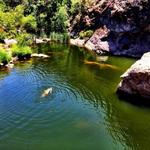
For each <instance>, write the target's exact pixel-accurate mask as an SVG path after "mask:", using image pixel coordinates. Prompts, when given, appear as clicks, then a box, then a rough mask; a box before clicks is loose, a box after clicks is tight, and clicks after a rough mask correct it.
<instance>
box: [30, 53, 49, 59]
mask: <svg viewBox="0 0 150 150" xmlns="http://www.w3.org/2000/svg"><path fill="white" fill-rule="evenodd" d="M31 57H39V58H49V56H48V55H45V54H37V53H33V54H32V55H31Z"/></svg>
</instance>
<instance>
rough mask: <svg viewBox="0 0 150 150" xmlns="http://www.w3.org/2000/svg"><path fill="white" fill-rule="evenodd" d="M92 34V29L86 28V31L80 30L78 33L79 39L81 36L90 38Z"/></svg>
mask: <svg viewBox="0 0 150 150" xmlns="http://www.w3.org/2000/svg"><path fill="white" fill-rule="evenodd" d="M92 35H93V31H92V30H87V31H81V32H80V33H79V36H80V38H81V39H83V38H90V37H91V36H92Z"/></svg>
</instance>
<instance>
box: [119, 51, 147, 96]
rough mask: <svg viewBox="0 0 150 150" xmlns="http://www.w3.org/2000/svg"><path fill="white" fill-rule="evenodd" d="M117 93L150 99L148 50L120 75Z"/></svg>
mask: <svg viewBox="0 0 150 150" xmlns="http://www.w3.org/2000/svg"><path fill="white" fill-rule="evenodd" d="M121 78H122V81H121V82H120V84H119V86H118V89H117V93H118V94H119V95H120V96H132V97H138V98H140V97H141V98H144V99H150V52H148V53H145V54H144V55H143V57H142V58H141V59H140V60H138V61H137V62H135V63H134V64H133V65H132V66H131V67H130V68H129V69H128V70H127V71H126V72H125V73H124V74H123V75H122V76H121Z"/></svg>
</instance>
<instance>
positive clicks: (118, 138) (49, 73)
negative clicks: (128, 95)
mask: <svg viewBox="0 0 150 150" xmlns="http://www.w3.org/2000/svg"><path fill="white" fill-rule="evenodd" d="M35 51H36V52H39V53H41V52H43V51H44V52H45V53H49V54H50V55H51V57H50V58H48V59H46V60H44V59H43V60H41V59H32V60H31V61H30V62H27V63H25V64H24V65H23V64H17V66H16V67H15V68H14V69H13V70H12V72H11V73H10V74H6V77H5V78H4V77H3V80H0V84H2V85H3V88H1V90H0V97H1V98H0V149H4V150H9V149H10V148H11V149H15V150H20V149H21V150H26V149H28V150H38V149H39V150H41V149H42V150H49V149H53V150H60V149H62V150H66V149H69V150H77V149H80V150H88V149H89V150H91V149H94V150H100V149H102V150H105V149H106V150H108V149H119V150H120V149H139V150H141V149H143V150H144V149H148V148H149V147H150V141H149V140H150V111H149V109H145V108H140V107H135V106H134V105H131V104H129V103H126V102H124V101H120V100H119V99H118V98H117V95H116V94H115V90H116V87H117V84H118V83H119V81H120V78H119V77H120V75H121V74H122V73H123V72H124V71H125V70H126V69H127V68H128V67H129V66H130V65H131V64H132V63H133V62H134V61H135V60H132V59H126V58H119V57H100V56H99V57H98V56H96V55H91V54H90V53H87V52H86V51H85V50H83V49H79V48H76V47H69V46H67V45H51V46H47V45H39V46H38V47H37V48H36V49H35ZM85 60H86V61H90V62H91V61H92V62H96V64H97V63H98V64H103V65H105V64H110V65H112V66H116V67H117V68H119V69H113V68H110V67H107V68H106V67H99V66H98V65H94V66H93V65H89V64H88V65H86V64H85V63H84V61H85ZM49 87H53V89H54V93H52V95H49V96H47V97H45V98H44V99H42V100H41V93H42V92H43V91H44V90H45V89H47V88H49Z"/></svg>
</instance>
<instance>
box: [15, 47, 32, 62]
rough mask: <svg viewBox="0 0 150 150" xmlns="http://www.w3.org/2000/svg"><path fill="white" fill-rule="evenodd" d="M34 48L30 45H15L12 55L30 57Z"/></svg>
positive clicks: (20, 57)
mask: <svg viewBox="0 0 150 150" xmlns="http://www.w3.org/2000/svg"><path fill="white" fill-rule="evenodd" d="M31 53H32V50H31V48H30V47H29V46H21V45H13V46H12V56H17V57H18V58H19V59H22V58H23V59H24V58H27V57H30V55H31Z"/></svg>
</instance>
